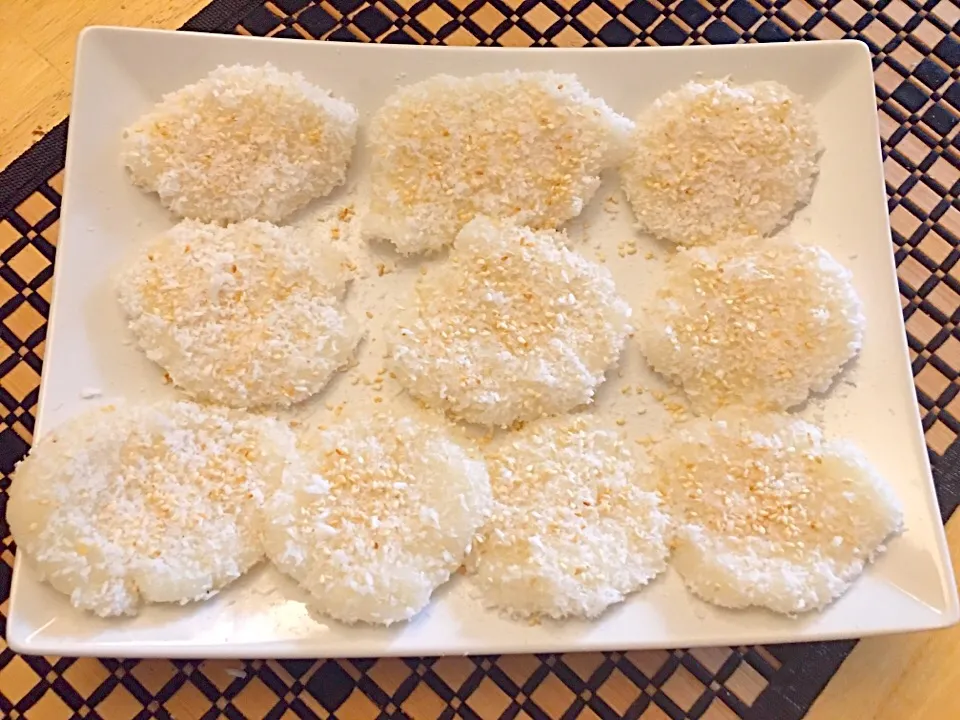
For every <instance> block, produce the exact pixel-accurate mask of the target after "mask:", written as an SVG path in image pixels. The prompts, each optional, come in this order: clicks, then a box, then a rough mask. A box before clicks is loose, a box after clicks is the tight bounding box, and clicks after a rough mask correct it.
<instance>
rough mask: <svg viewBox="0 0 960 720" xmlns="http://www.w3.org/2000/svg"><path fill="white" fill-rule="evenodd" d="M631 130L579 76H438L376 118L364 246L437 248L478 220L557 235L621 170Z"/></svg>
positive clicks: (400, 95) (401, 94) (399, 94)
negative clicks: (369, 242)
mask: <svg viewBox="0 0 960 720" xmlns="http://www.w3.org/2000/svg"><path fill="white" fill-rule="evenodd" d="M632 129H633V123H632V122H630V120H628V119H627V118H625V117H623V116H621V115H619V114H617V113H616V112H614V111H613V110H612V109H611V108H610V107H609V106H608V105H607V104H606V103H605V102H604V101H603V100H601V99H599V98H596V97H593V96H592V95H590V93H588V92H587V90H586V89H584V87H583V86H582V85H581V84H580V81H579V80H578V79H577V78H576V76H574V75H561V74H557V73H553V72H534V73H524V72H519V71H511V72H504V73H488V74H484V75H477V76H474V77H466V78H457V77H451V76H449V75H437V76H435V77H432V78H430V79H428V80H425V81H423V82H419V83H415V84H413V85H408V86H406V87H401V88H400V89H399V90H397V91H396V92H395V93H393V94H392V95H391V96H390V97H388V98H387V100H386V101H385V103H384V105H383V106H382V107H381V108H380V109H379V110H378V111H377V113H376V114H375V115H374V117H373V119H372V120H371V122H370V128H369V133H368V137H369V138H370V150H371V155H372V157H373V165H372V167H371V169H370V183H369V189H368V195H369V198H368V202H369V209H368V212H367V215H366V217H365V218H364V222H363V232H364V234H365V235H367V236H368V237H373V238H386V239H388V240H390V241H392V242H393V243H394V244H395V245H396V246H397V249H398V250H399V251H400V252H402V253H416V252H422V251H427V250H437V249H439V248H441V247H443V246H445V245H448V244H450V243H451V242H453V239H454V238H455V237H456V235H457V232H458V231H459V230H460V228H462V227H463V226H464V225H465V224H466V223H467V222H468V221H469V220H470V219H472V218H473V217H475V216H477V215H489V216H491V217H499V218H509V219H511V220H513V221H514V222H516V223H517V224H520V225H529V226H531V227H534V228H538V229H552V228H557V227H559V226H560V225H561V224H562V223H563V222H565V221H567V220H569V219H570V218H573V217H576V216H577V215H579V214H580V212H581V211H582V210H583V208H584V206H585V205H586V204H587V203H588V202H589V201H590V198H591V197H593V195H594V193H595V192H596V190H597V188H598V187H599V185H600V172H601V171H602V170H604V169H605V168H607V167H611V166H613V165H616V164H617V163H619V162H620V161H621V160H622V159H623V157H624V154H625V151H626V140H627V136H628V135H629V133H630V131H631V130H632Z"/></svg>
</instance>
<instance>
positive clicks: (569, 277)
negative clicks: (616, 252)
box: [385, 217, 630, 426]
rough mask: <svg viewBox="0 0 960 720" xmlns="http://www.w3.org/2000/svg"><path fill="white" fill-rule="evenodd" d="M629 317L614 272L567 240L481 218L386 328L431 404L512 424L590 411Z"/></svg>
mask: <svg viewBox="0 0 960 720" xmlns="http://www.w3.org/2000/svg"><path fill="white" fill-rule="evenodd" d="M629 318H630V307H629V306H628V305H627V304H626V302H625V301H624V300H622V299H621V298H620V297H619V296H618V295H617V291H616V287H615V286H614V283H613V278H612V277H611V275H610V273H609V271H608V270H607V269H606V268H604V267H602V266H600V265H597V264H595V263H593V262H591V261H589V260H587V259H586V258H584V257H582V256H581V255H578V254H577V253H575V252H572V251H570V250H568V249H567V248H566V247H564V243H563V238H562V236H561V235H560V234H559V233H556V232H554V231H539V232H537V231H533V230H530V229H529V228H522V227H517V226H515V225H511V224H509V223H505V222H499V221H493V220H490V219H488V218H485V217H480V218H477V219H475V220H473V221H471V222H470V223H468V224H467V225H466V227H464V228H463V230H462V231H461V232H460V234H459V235H458V236H457V240H456V243H455V245H454V247H453V249H452V251H451V253H450V257H449V260H448V261H447V262H445V263H443V264H441V265H439V266H437V267H434V268H432V269H430V270H429V271H428V272H427V273H426V275H425V276H424V277H423V278H422V279H421V280H420V282H419V283H418V284H417V286H416V288H415V292H414V298H413V299H412V304H411V307H409V308H407V309H406V310H401V311H399V312H398V314H397V319H396V321H395V322H394V323H393V325H392V326H391V327H388V328H387V329H386V331H385V338H386V341H387V347H388V351H387V356H388V357H390V358H392V360H391V369H392V370H393V371H394V372H395V374H396V375H397V379H398V380H399V382H400V383H401V384H402V385H404V386H405V387H406V388H407V390H409V391H410V393H411V394H412V395H414V396H415V397H417V398H419V399H421V400H422V401H424V402H425V403H427V404H428V405H430V406H433V407H436V408H442V409H444V410H446V411H448V412H449V413H450V414H451V415H453V416H454V417H457V418H459V419H462V420H466V421H468V422H474V423H479V424H483V425H500V426H507V425H510V424H511V423H513V422H514V421H516V420H532V419H535V418H538V417H541V416H543V415H552V414H557V413H562V412H567V411H568V410H571V409H572V408H574V407H576V406H578V405H582V404H585V403H589V402H591V400H592V399H593V395H594V391H595V390H596V388H597V387H598V386H599V385H600V383H602V382H603V380H604V373H605V372H606V371H607V370H608V369H609V368H610V367H611V366H613V365H614V364H616V363H617V361H618V359H619V356H620V351H621V348H622V347H623V343H624V342H625V340H626V337H627V334H628V333H629V332H630V327H629V325H628V321H629Z"/></svg>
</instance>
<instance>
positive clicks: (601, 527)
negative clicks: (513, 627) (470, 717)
mask: <svg viewBox="0 0 960 720" xmlns="http://www.w3.org/2000/svg"><path fill="white" fill-rule="evenodd" d="M487 463H488V467H489V468H490V481H491V485H492V487H493V494H494V508H493V513H492V515H491V517H490V520H489V522H488V523H487V525H486V526H485V527H484V529H483V531H482V533H481V537H480V540H479V542H478V544H477V548H476V551H475V553H474V558H473V560H474V562H473V570H474V575H473V582H474V583H475V584H476V585H477V587H478V588H479V590H480V591H481V599H482V600H483V602H484V603H485V604H487V605H490V606H492V607H497V608H500V609H501V610H503V611H504V612H505V613H507V614H509V615H511V616H514V617H520V618H527V619H537V618H539V617H552V618H563V617H569V616H580V617H596V616H597V615H599V614H600V613H602V612H603V611H604V610H605V609H606V608H607V607H608V606H609V605H611V604H613V603H617V602H620V601H622V600H623V599H624V597H625V596H626V595H628V594H629V593H632V592H635V591H637V590H639V589H640V588H641V587H643V586H644V585H646V584H647V583H648V582H649V581H650V580H651V579H652V578H653V577H655V576H656V575H657V574H658V573H660V572H661V571H662V570H663V569H664V568H665V567H666V556H667V542H666V537H667V534H668V528H669V518H668V517H667V516H666V515H665V514H664V513H663V512H661V509H660V500H659V498H658V497H657V495H656V494H655V493H653V492H650V491H649V487H648V484H647V482H646V477H645V475H644V472H643V469H642V468H641V467H640V466H639V465H638V464H637V462H636V460H635V459H634V458H633V457H632V456H631V454H630V452H629V450H628V449H627V448H626V447H625V446H624V444H623V443H622V442H621V440H620V439H619V437H618V436H617V433H616V432H613V431H612V430H608V429H606V428H604V427H601V426H599V425H597V424H596V423H595V421H592V420H589V419H587V418H585V417H573V418H570V417H562V418H551V419H548V420H541V421H538V422H534V423H530V424H529V425H528V426H527V427H525V428H524V429H523V430H522V431H521V432H519V433H511V434H509V435H507V436H505V438H504V439H503V442H502V443H501V444H500V445H499V446H497V447H496V448H495V449H494V450H493V451H492V452H490V453H489V454H488V456H487Z"/></svg>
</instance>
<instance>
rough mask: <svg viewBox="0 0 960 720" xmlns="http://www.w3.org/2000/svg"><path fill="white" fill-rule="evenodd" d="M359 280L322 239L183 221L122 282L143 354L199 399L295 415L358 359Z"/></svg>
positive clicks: (254, 226)
mask: <svg viewBox="0 0 960 720" xmlns="http://www.w3.org/2000/svg"><path fill="white" fill-rule="evenodd" d="M348 274H349V271H348V270H347V269H346V268H345V267H344V257H343V256H342V255H341V254H340V253H338V252H337V251H335V250H334V249H333V248H332V247H331V246H330V245H329V244H326V245H325V244H324V243H323V242H321V239H320V238H317V237H316V234H315V233H309V232H307V231H304V230H294V229H291V228H281V227H277V226H275V225H271V224H270V223H265V222H260V221H258V220H247V221H245V222H242V223H238V224H236V225H229V226H227V227H226V228H222V227H220V226H217V225H208V224H204V223H201V222H197V221H194V220H184V221H182V222H181V223H180V224H178V225H177V226H176V227H174V228H173V229H171V230H169V231H168V232H166V233H164V234H163V235H161V236H160V237H159V238H157V239H156V240H155V241H153V242H152V243H148V244H146V245H145V246H144V247H142V248H140V249H138V253H137V256H136V258H135V260H134V261H133V262H132V263H131V264H130V265H129V266H127V267H126V268H124V269H123V271H122V272H121V274H120V277H119V282H118V285H119V297H120V304H121V305H122V306H123V308H124V310H125V311H126V313H127V315H128V317H129V321H130V329H131V330H132V332H133V334H134V335H135V336H136V338H137V341H138V342H139V345H140V347H141V348H142V349H143V350H144V351H145V352H146V354H147V357H149V358H150V359H151V360H153V361H154V362H156V363H157V364H158V365H160V366H161V367H163V368H164V369H165V370H166V371H167V372H168V373H169V375H170V378H171V380H172V381H173V382H174V383H175V384H176V385H178V386H179V387H181V388H183V389H184V390H185V391H187V392H188V393H190V395H192V396H193V397H195V398H197V399H198V400H203V401H206V402H215V403H220V404H223V405H229V406H231V407H259V406H264V405H276V406H288V405H291V404H292V403H295V402H299V401H301V400H303V399H305V398H307V397H309V396H310V395H312V394H314V393H316V392H317V391H319V390H320V389H321V388H322V387H323V386H324V385H325V384H326V383H327V381H328V380H329V379H330V377H331V376H332V375H333V373H334V372H336V371H337V370H338V369H339V368H341V367H343V366H344V365H346V364H347V363H348V361H349V360H350V358H351V357H352V354H353V350H354V348H355V347H356V345H357V342H358V341H359V339H360V333H359V330H358V328H357V325H356V322H355V321H354V319H353V318H352V317H350V316H349V315H348V314H347V313H346V312H345V311H344V309H343V307H342V304H341V302H340V300H341V298H342V296H343V294H344V291H345V287H346V278H347V277H348Z"/></svg>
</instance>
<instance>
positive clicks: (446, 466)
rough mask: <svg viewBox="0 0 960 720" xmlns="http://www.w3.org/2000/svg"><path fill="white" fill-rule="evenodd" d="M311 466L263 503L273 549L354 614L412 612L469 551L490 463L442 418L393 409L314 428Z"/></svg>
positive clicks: (329, 609)
mask: <svg viewBox="0 0 960 720" xmlns="http://www.w3.org/2000/svg"><path fill="white" fill-rule="evenodd" d="M298 447H299V450H300V456H301V457H302V459H303V462H304V467H303V469H302V471H301V472H299V473H290V474H288V475H287V476H286V477H285V478H284V481H283V483H281V485H280V486H279V487H278V488H276V489H275V491H274V492H272V493H271V495H270V497H269V498H268V499H267V502H266V504H265V505H264V508H263V513H264V516H265V527H266V529H265V534H264V537H265V545H266V550H267V555H268V557H269V558H270V559H271V560H272V561H273V563H274V564H275V565H276V566H277V567H278V568H279V569H280V570H282V571H283V572H284V573H286V574H287V575H290V576H291V577H292V578H294V579H295V580H296V581H297V582H298V583H299V584H300V585H301V586H302V587H303V588H304V589H305V590H307V592H309V593H310V596H311V603H312V605H313V607H314V608H315V609H316V610H318V611H319V612H321V613H323V614H325V615H329V616H330V617H333V618H335V619H337V620H340V621H342V622H346V623H357V622H363V623H374V624H382V625H390V624H392V623H395V622H399V621H402V620H408V619H410V618H412V617H413V616H414V615H416V614H417V613H418V612H420V611H421V610H422V609H423V608H424V607H426V605H427V603H428V602H429V601H430V596H431V594H432V593H433V591H434V590H435V589H436V588H437V587H439V586H440V585H442V584H443V583H445V582H446V581H447V580H448V579H449V578H450V575H451V573H453V572H454V571H455V570H456V569H457V568H458V567H460V565H461V563H462V562H463V558H464V556H465V555H466V553H467V552H468V551H469V549H470V546H471V543H472V542H473V540H474V536H475V534H476V531H477V529H478V528H479V526H480V525H481V523H482V522H483V520H484V518H485V516H486V513H487V511H488V510H489V504H490V484H489V478H488V476H487V469H486V467H485V465H484V463H483V462H482V460H480V459H479V458H475V457H473V455H472V453H471V452H470V450H469V449H468V446H467V445H465V444H461V443H459V442H457V441H455V440H454V438H453V436H452V435H450V434H449V432H448V431H447V429H446V428H445V427H444V426H443V425H442V419H439V418H438V419H435V420H418V419H413V418H411V417H405V416H393V415H389V414H386V413H381V414H373V415H370V416H365V417H358V418H355V419H352V420H348V421H346V422H344V423H342V424H339V425H335V426H330V427H328V428H323V429H321V428H311V429H308V430H306V431H305V432H304V433H303V434H302V435H301V437H300V442H299V443H298Z"/></svg>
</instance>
